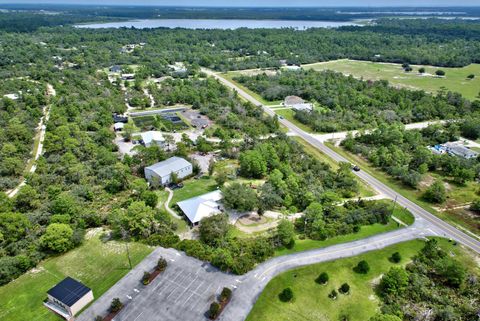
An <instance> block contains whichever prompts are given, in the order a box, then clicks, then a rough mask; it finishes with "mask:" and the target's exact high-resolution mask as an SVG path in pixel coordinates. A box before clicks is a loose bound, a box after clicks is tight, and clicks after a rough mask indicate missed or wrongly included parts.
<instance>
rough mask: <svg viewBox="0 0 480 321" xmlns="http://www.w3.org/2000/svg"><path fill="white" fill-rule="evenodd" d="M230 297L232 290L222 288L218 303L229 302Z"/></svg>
mask: <svg viewBox="0 0 480 321" xmlns="http://www.w3.org/2000/svg"><path fill="white" fill-rule="evenodd" d="M231 297H232V290H231V289H229V288H223V289H222V292H221V293H220V302H227V301H230V298H231Z"/></svg>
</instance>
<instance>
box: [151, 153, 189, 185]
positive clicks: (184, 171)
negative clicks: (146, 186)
mask: <svg viewBox="0 0 480 321" xmlns="http://www.w3.org/2000/svg"><path fill="white" fill-rule="evenodd" d="M172 173H174V174H176V175H177V178H178V179H183V178H185V177H187V176H190V175H192V174H193V166H192V164H191V163H190V162H189V161H187V160H186V159H184V158H181V157H176V156H175V157H171V158H169V159H167V160H164V161H163V162H159V163H156V164H153V165H152V166H148V167H145V178H146V179H147V180H148V182H149V183H150V184H151V185H153V186H161V185H167V184H170V183H171V182H172Z"/></svg>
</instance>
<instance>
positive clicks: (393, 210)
mask: <svg viewBox="0 0 480 321" xmlns="http://www.w3.org/2000/svg"><path fill="white" fill-rule="evenodd" d="M397 197H398V195H395V199H394V200H393V208H392V216H393V213H394V212H395V206H396V205H397Z"/></svg>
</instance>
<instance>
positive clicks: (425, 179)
mask: <svg viewBox="0 0 480 321" xmlns="http://www.w3.org/2000/svg"><path fill="white" fill-rule="evenodd" d="M433 182H435V179H434V178H433V177H432V176H431V175H425V176H424V177H423V179H422V181H421V182H420V183H418V186H419V187H423V188H427V187H429V186H430V185H432V184H433Z"/></svg>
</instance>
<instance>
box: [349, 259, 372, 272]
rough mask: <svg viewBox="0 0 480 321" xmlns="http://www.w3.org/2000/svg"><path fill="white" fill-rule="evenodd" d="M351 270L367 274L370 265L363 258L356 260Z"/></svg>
mask: <svg viewBox="0 0 480 321" xmlns="http://www.w3.org/2000/svg"><path fill="white" fill-rule="evenodd" d="M353 270H354V271H355V272H357V273H360V274H367V273H368V272H369V271H370V265H368V262H367V261H365V260H362V261H360V262H358V264H357V266H356V267H354V268H353Z"/></svg>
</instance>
